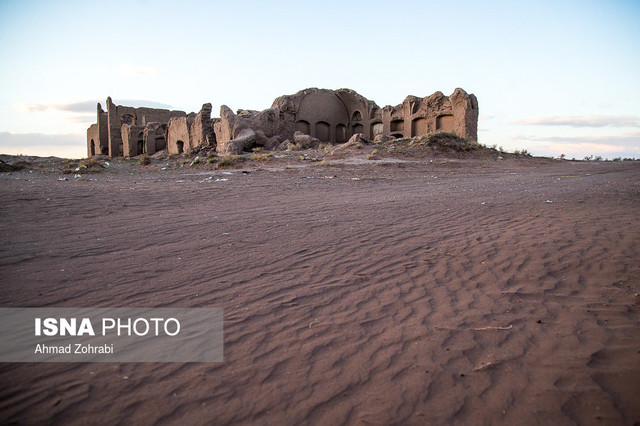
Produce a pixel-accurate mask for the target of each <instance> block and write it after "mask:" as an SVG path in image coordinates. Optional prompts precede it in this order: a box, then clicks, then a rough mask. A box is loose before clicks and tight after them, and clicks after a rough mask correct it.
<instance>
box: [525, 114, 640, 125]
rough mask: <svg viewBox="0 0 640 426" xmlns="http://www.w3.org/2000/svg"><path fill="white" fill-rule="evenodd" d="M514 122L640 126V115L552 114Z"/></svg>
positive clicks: (526, 123) (528, 123)
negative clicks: (551, 115)
mask: <svg viewBox="0 0 640 426" xmlns="http://www.w3.org/2000/svg"><path fill="white" fill-rule="evenodd" d="M514 124H519V125H523V126H570V127H606V126H610V127H640V117H637V116H633V115H573V116H553V117H535V118H529V119H524V120H518V121H515V122H514Z"/></svg>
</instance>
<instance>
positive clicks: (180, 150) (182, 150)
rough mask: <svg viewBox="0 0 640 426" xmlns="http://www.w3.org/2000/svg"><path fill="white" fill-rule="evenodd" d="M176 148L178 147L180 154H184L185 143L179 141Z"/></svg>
mask: <svg viewBox="0 0 640 426" xmlns="http://www.w3.org/2000/svg"><path fill="white" fill-rule="evenodd" d="M176 146H177V147H178V154H182V153H183V152H184V142H182V141H178V142H176Z"/></svg>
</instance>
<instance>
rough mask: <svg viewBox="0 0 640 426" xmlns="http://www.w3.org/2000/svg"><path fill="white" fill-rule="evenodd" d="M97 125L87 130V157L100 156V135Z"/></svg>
mask: <svg viewBox="0 0 640 426" xmlns="http://www.w3.org/2000/svg"><path fill="white" fill-rule="evenodd" d="M98 128H99V126H98V124H97V123H96V124H92V125H91V126H90V127H89V128H88V129H87V156H89V157H91V156H92V155H97V154H100V134H99V133H98Z"/></svg>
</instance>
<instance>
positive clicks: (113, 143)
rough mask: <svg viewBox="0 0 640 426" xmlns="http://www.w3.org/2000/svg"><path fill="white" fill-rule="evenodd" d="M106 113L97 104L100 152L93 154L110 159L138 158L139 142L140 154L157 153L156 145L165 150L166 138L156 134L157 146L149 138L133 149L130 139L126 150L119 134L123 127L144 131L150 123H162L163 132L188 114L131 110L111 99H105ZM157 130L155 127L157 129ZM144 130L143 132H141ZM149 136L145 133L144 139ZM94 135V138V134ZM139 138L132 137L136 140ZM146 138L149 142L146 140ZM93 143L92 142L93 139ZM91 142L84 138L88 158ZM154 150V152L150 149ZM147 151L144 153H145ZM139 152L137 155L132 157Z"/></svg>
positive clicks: (143, 109) (165, 110)
mask: <svg viewBox="0 0 640 426" xmlns="http://www.w3.org/2000/svg"><path fill="white" fill-rule="evenodd" d="M106 106H107V111H106V112H105V111H103V110H102V107H101V105H100V104H98V111H97V116H98V117H97V118H98V122H97V124H98V130H97V135H98V136H97V137H98V140H99V141H100V152H96V150H95V149H94V151H93V152H96V154H98V153H103V154H108V155H109V156H110V157H117V156H121V155H124V156H131V155H139V154H140V153H142V152H140V151H141V150H140V149H139V147H138V145H137V144H138V142H139V141H140V140H142V142H143V149H142V151H143V152H147V153H148V152H149V151H153V152H156V151H157V150H159V149H158V145H159V146H163V148H160V149H165V148H164V147H166V136H165V135H164V134H160V133H157V134H156V135H155V140H156V141H159V142H160V143H159V144H158V143H157V142H156V146H153V142H152V141H151V140H150V139H151V138H146V137H145V138H143V139H136V141H135V145H136V146H133V145H132V144H133V142H132V140H128V142H131V143H129V144H128V146H127V147H126V148H125V146H124V140H123V135H122V126H123V125H124V124H127V125H129V126H141V127H142V128H144V127H145V126H146V125H147V124H149V123H161V125H163V126H164V128H163V129H162V133H164V130H165V129H166V124H167V123H168V122H169V120H170V119H171V118H173V117H186V116H187V114H186V113H185V112H184V111H170V110H167V109H157V108H145V107H141V108H134V107H129V106H122V105H116V104H114V103H113V101H112V100H111V97H109V98H107V103H106ZM156 130H157V128H156ZM143 131H144V130H143ZM148 135H149V133H147V136H148ZM94 136H95V135H94ZM137 137H138V135H135V138H137ZM147 139H149V141H147ZM94 140H95V139H94ZM90 141H91V139H89V136H87V151H88V153H89V155H95V154H91V152H92V151H91V144H90ZM152 148H153V149H152ZM145 150H146V151H145ZM135 152H138V154H134V153H135Z"/></svg>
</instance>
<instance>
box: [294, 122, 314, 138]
mask: <svg viewBox="0 0 640 426" xmlns="http://www.w3.org/2000/svg"><path fill="white" fill-rule="evenodd" d="M296 131H298V132H302V133H304V134H305V135H308V134H310V133H311V125H310V124H309V122H308V121H305V120H298V121H296Z"/></svg>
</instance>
